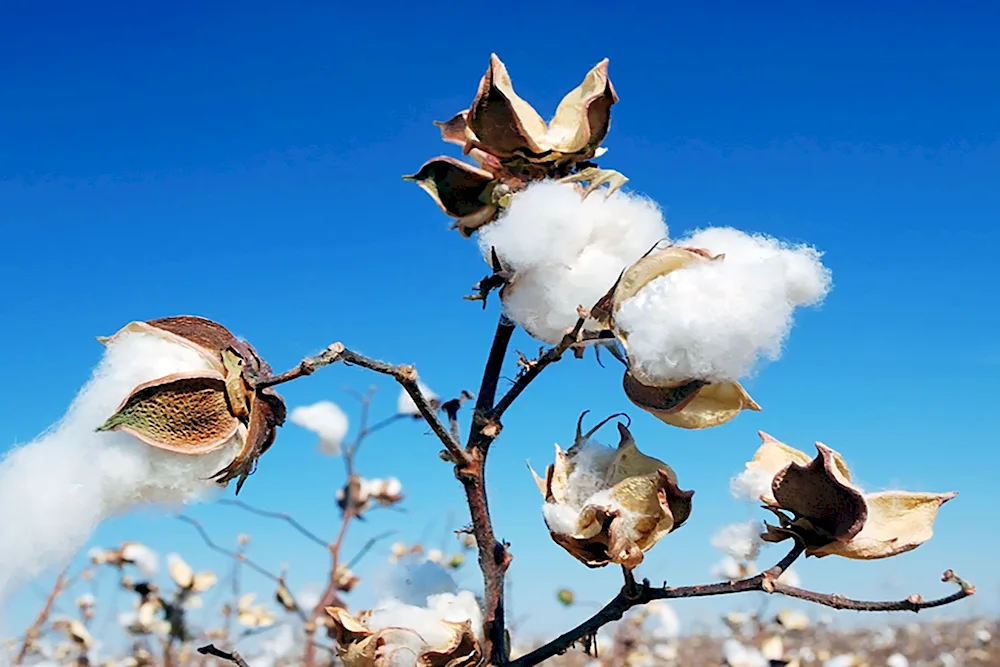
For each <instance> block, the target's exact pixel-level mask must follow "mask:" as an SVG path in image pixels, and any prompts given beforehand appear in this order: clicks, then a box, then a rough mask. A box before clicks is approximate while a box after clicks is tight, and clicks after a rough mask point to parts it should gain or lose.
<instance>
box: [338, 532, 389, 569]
mask: <svg viewBox="0 0 1000 667" xmlns="http://www.w3.org/2000/svg"><path fill="white" fill-rule="evenodd" d="M395 534H396V531H394V530H387V531H386V532H384V533H380V534H378V535H376V536H375V537H370V538H368V541H367V542H365V544H364V546H362V547H361V548H360V549H358V553H356V554H354V557H353V558H351V560H349V561H348V562H347V567H348V568H354V567H356V566H357V564H358V563H360V562H361V559H362V558H364V557H365V555H366V554H367V553H368V552H369V551H371V548H372V547H373V546H375V545H376V544H378V543H379V542H381V541H382V540H384V539H385V538H387V537H389V536H391V535H395Z"/></svg>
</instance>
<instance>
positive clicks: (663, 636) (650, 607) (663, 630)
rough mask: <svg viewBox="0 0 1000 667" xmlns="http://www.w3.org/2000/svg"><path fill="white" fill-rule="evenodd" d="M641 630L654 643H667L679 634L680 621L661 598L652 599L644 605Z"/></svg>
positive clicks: (672, 609) (671, 608)
mask: <svg viewBox="0 0 1000 667" xmlns="http://www.w3.org/2000/svg"><path fill="white" fill-rule="evenodd" d="M643 630H644V631H645V633H646V634H647V636H648V637H649V638H650V640H652V641H653V642H654V643H669V642H672V641H674V640H676V639H677V638H678V637H679V636H680V634H681V621H680V618H678V616H677V612H676V611H674V608H673V607H671V606H670V605H669V604H667V603H666V602H664V601H663V600H653V601H652V602H650V603H649V604H647V605H646V618H645V621H644V622H643Z"/></svg>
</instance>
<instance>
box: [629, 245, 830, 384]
mask: <svg viewBox="0 0 1000 667" xmlns="http://www.w3.org/2000/svg"><path fill="white" fill-rule="evenodd" d="M678 245H682V246H686V247H700V248H705V249H707V250H708V251H709V252H711V253H712V254H718V253H720V252H723V253H725V258H723V259H720V260H715V261H711V262H699V263H696V264H693V265H689V266H687V267H684V268H682V269H678V270H675V271H672V272H670V273H668V274H666V275H664V276H660V277H658V278H656V279H654V280H652V281H651V282H649V283H648V284H647V285H645V286H644V287H643V288H642V289H641V290H639V292H638V293H637V294H636V295H635V296H634V297H632V298H631V299H628V300H626V301H625V302H624V303H622V304H620V309H619V310H618V312H617V313H616V316H615V322H616V324H617V325H618V327H619V328H620V329H621V330H622V331H624V332H625V333H626V334H627V336H628V348H629V354H630V355H631V357H632V358H633V361H634V363H635V365H637V366H638V368H639V369H640V370H641V371H642V372H643V373H644V374H646V375H647V376H649V377H652V378H656V379H661V380H680V379H688V378H698V379H704V380H709V381H722V380H735V379H738V378H740V377H744V376H746V375H748V374H749V373H750V372H751V371H752V370H753V367H754V365H755V364H756V363H757V362H758V361H759V360H760V359H769V360H775V359H777V358H778V357H779V356H780V355H781V348H782V345H783V343H784V341H785V338H786V337H787V335H788V333H789V331H790V330H791V327H792V323H793V320H792V314H793V311H794V309H795V308H796V307H797V306H801V305H805V304H811V303H816V302H818V301H819V300H820V299H822V297H823V296H825V294H826V292H827V291H828V290H829V287H830V272H829V270H828V269H826V268H825V267H824V266H823V265H822V264H821V263H820V261H819V257H820V255H819V253H818V252H816V251H815V250H814V249H812V248H808V247H804V246H803V247H797V248H790V247H786V246H782V245H781V244H780V243H779V242H777V241H774V240H773V239H768V238H765V237H762V236H748V235H747V234H744V233H743V232H739V231H737V230H734V229H708V230H704V231H702V232H698V233H697V234H695V235H694V236H692V237H690V238H688V239H686V240H683V241H680V242H678Z"/></svg>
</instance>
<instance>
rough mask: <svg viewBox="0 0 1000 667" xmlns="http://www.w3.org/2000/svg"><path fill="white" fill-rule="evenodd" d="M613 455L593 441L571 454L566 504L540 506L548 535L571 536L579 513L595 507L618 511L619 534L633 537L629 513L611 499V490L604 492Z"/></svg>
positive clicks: (603, 446) (575, 527)
mask: <svg viewBox="0 0 1000 667" xmlns="http://www.w3.org/2000/svg"><path fill="white" fill-rule="evenodd" d="M614 455H615V451H614V450H613V449H611V448H610V447H607V446H605V445H602V444H601V443H599V442H596V441H593V440H588V441H587V442H585V443H583V444H582V445H581V446H580V448H579V449H577V450H576V451H575V452H574V454H573V470H572V472H570V474H569V478H568V480H567V488H566V493H567V497H566V502H565V503H545V504H544V505H542V517H543V518H544V519H545V525H546V526H548V528H549V530H550V531H551V532H553V533H558V534H560V535H573V534H574V533H576V532H577V529H578V527H577V522H578V518H579V514H580V510H582V509H583V508H584V507H586V506H587V505H598V506H601V507H607V508H611V509H617V510H619V511H620V512H621V526H622V530H623V531H624V532H625V534H626V535H628V536H631V537H633V538H634V537H636V536H635V535H631V534H630V533H629V528H630V527H631V526H632V524H633V522H631V521H629V518H630V516H631V514H632V513H631V512H629V511H628V510H626V509H625V508H624V507H622V506H621V505H620V503H618V501H616V500H615V499H614V498H612V496H611V492H610V489H607V488H606V482H605V477H606V473H607V470H608V466H609V465H610V463H611V460H612V458H614Z"/></svg>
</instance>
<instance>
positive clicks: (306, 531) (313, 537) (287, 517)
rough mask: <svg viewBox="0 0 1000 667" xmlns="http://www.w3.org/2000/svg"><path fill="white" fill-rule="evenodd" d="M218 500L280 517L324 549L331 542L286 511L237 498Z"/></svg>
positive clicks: (262, 513)
mask: <svg viewBox="0 0 1000 667" xmlns="http://www.w3.org/2000/svg"><path fill="white" fill-rule="evenodd" d="M218 502H219V504H220V505H232V506H233V507H239V508H240V509H244V510H246V511H247V512H250V513H251V514H256V515H257V516H263V517H267V518H269V519H280V520H281V521H284V522H286V523H287V524H288V525H290V526H291V527H292V528H294V529H295V530H297V531H298V532H299V533H301V534H302V535H303V536H304V537H305V538H306V539H308V540H311V541H312V542H315V543H316V544H318V545H319V546H321V547H323V548H324V549H325V548H326V546H327V544H329V542H327V541H326V540H324V539H323V538H322V537H320V536H319V535H317V534H316V533H314V532H312V531H311V530H309V529H308V528H306V527H305V526H303V525H302V524H301V523H299V522H298V521H296V520H295V518H294V517H292V515H290V514H287V513H286V512H272V511H270V510H263V509H260V508H257V507H254V506H252V505H248V504H247V503H245V502H243V501H242V500H239V499H235V498H220V499H219V501H218Z"/></svg>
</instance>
